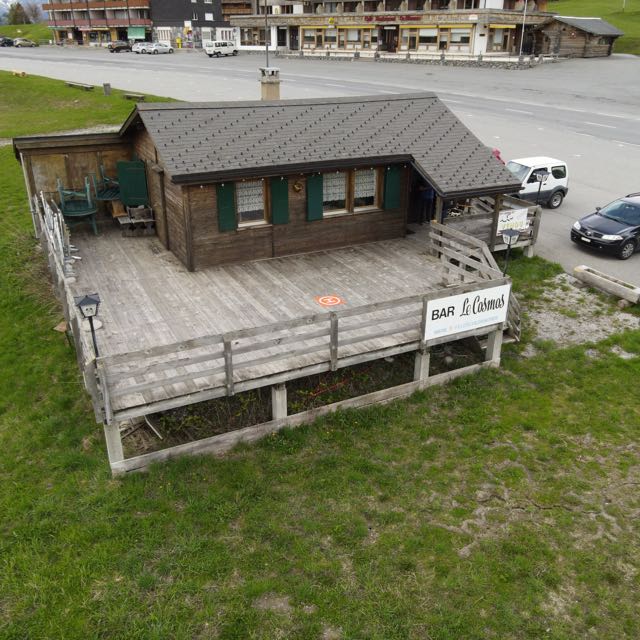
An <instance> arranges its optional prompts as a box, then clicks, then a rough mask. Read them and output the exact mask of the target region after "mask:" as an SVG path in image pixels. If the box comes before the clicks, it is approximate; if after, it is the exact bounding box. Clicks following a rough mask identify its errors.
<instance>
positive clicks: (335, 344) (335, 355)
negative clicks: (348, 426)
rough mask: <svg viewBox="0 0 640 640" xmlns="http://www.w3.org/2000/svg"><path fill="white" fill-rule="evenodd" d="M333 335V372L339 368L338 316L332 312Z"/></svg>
mask: <svg viewBox="0 0 640 640" xmlns="http://www.w3.org/2000/svg"><path fill="white" fill-rule="evenodd" d="M330 318H331V333H330V336H329V337H330V340H329V350H330V354H331V371H335V370H336V369H337V368H338V315H337V314H336V313H335V312H331V316H330Z"/></svg>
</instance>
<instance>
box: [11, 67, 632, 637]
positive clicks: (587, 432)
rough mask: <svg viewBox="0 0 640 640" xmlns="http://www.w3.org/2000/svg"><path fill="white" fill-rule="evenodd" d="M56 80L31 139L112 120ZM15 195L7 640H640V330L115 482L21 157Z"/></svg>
mask: <svg viewBox="0 0 640 640" xmlns="http://www.w3.org/2000/svg"><path fill="white" fill-rule="evenodd" d="M50 82H51V86H52V87H53V88H52V92H53V94H54V95H55V96H56V99H55V100H54V101H51V103H47V107H42V109H41V111H40V112H38V111H37V110H36V109H35V107H34V108H33V109H32V111H31V112H30V113H29V114H28V116H26V117H25V118H24V119H25V123H24V126H23V127H22V129H21V131H22V132H24V133H26V132H27V130H28V128H29V125H28V123H29V122H31V123H32V125H33V127H34V131H35V130H37V131H42V128H41V124H40V123H39V121H38V116H39V115H40V116H42V117H46V118H52V119H53V121H54V122H56V123H57V122H59V120H56V119H55V117H56V116H55V115H54V114H55V112H56V111H58V110H60V111H65V110H66V109H67V108H69V107H72V106H73V108H83V109H86V110H87V112H88V111H90V110H91V108H92V105H93V100H94V97H93V96H91V95H88V94H86V93H83V92H79V93H70V94H69V95H68V96H67V98H66V101H65V100H64V99H63V98H62V97H61V95H62V93H61V92H62V87H61V86H60V85H61V83H58V82H56V81H50ZM32 83H33V86H34V90H38V91H40V90H42V84H41V83H42V81H41V80H39V79H33V78H26V79H24V80H23V81H22V82H21V84H19V85H17V89H16V91H19V92H25V93H24V94H23V98H24V97H26V95H29V93H30V88H31V84H32ZM41 104H43V102H41ZM50 104H52V105H53V106H49V105H50ZM112 104H113V105H114V109H115V108H116V105H117V102H113V103H112ZM78 105H79V106H78ZM117 108H119V106H118V107H117ZM101 116H104V118H107V114H106V113H101ZM112 116H113V119H114V120H116V121H117V117H116V113H115V111H114V112H113V114H112ZM60 121H62V118H61V120H60ZM57 126H58V125H57V124H56V127H57ZM74 126H75V125H74ZM0 193H1V194H2V199H3V211H2V215H1V216H0V371H1V372H2V375H0V514H1V515H0V637H2V638H16V639H18V638H20V639H22V638H24V639H26V638H28V639H29V640H35V639H41V638H42V639H45V638H46V639H51V638H65V640H67V639H75V638H78V639H82V640H86V639H88V638H96V639H98V638H99V639H102V640H104V639H110V638H113V639H120V638H127V640H132V639H147V638H148V639H164V638H171V639H172V640H173V639H189V640H191V639H193V638H221V639H229V640H230V639H237V640H247V639H249V638H252V639H264V640H272V639H274V638H287V639H300V640H308V639H318V640H323V639H324V640H327V639H334V640H335V639H338V638H339V639H345V640H346V639H363V640H365V639H366V640H375V639H379V640H394V639H403V640H404V639H415V640H460V639H478V640H480V639H483V640H484V639H487V638H496V639H500V640H503V639H507V638H513V639H516V638H517V639H520V638H531V639H536V640H537V639H540V638H549V639H556V640H559V639H567V640H568V639H572V640H574V639H576V638H598V639H605V638H611V639H615V640H619V639H621V638H638V637H640V611H639V610H638V606H637V604H638V595H637V594H638V588H639V586H640V585H639V580H640V578H639V576H640V543H639V540H640V520H639V519H638V513H639V512H640V511H639V510H640V498H639V495H638V491H637V489H638V485H639V484H640V461H639V455H640V433H639V432H638V425H639V424H640V385H638V384H637V383H636V381H637V379H638V376H639V374H640V358H639V357H638V355H639V354H640V331H635V332H628V333H626V334H624V335H619V336H616V337H613V338H611V339H609V340H607V341H606V342H603V343H600V344H597V345H591V346H590V348H589V349H588V348H587V347H586V346H579V347H573V348H570V349H559V348H556V347H553V346H552V345H548V344H547V345H546V347H545V349H546V350H545V352H544V353H543V354H542V355H539V356H537V357H534V358H530V359H523V358H521V357H520V356H519V355H518V352H519V351H518V349H514V348H508V349H506V350H505V356H504V362H503V367H502V368H501V369H500V370H494V371H486V372H484V373H483V374H482V375H478V376H473V377H469V378H464V379H460V380H458V381H456V382H455V383H454V384H451V385H448V386H446V387H440V388H434V389H431V390H430V391H429V392H426V393H419V394H416V395H415V396H414V397H413V398H411V399H410V400H409V401H405V402H397V403H394V404H391V405H389V406H385V407H375V408H371V409H368V410H364V411H351V412H345V413H340V414H337V415H334V416H332V417H329V418H326V419H322V420H319V421H317V422H316V423H315V424H313V425H310V426H307V427H304V428H300V429H298V430H295V431H288V432H284V433H282V434H280V435H277V436H274V437H270V438H268V439H267V440H265V441H262V442H261V443H259V444H258V445H256V446H253V447H243V448H240V449H237V450H235V451H234V452H232V453H231V454H229V455H227V456H226V457H225V458H221V459H215V458H209V457H203V458H193V459H183V460H178V461H174V462H170V463H167V464H163V465H160V466H157V467H155V468H153V469H152V470H151V471H150V472H149V473H147V474H145V475H134V476H131V477H126V478H124V479H112V478H111V476H110V473H109V470H108V464H107V459H106V453H105V447H104V442H103V439H102V434H101V429H100V427H99V426H98V425H96V424H95V422H94V419H93V415H92V411H91V408H90V405H89V401H88V398H87V396H86V394H85V393H84V391H83V387H82V380H81V377H80V374H79V372H78V369H77V366H76V362H75V355H74V353H73V351H72V349H71V348H70V346H69V345H68V343H67V341H66V340H65V337H64V336H63V335H61V334H59V333H57V332H55V331H53V327H54V326H55V325H56V324H57V323H58V322H59V321H60V320H61V312H60V309H59V307H58V305H57V304H56V302H55V300H54V299H53V297H52V294H51V288H50V286H49V285H48V282H47V279H46V269H45V266H44V262H45V261H44V259H43V256H42V255H41V252H40V251H39V250H38V247H37V245H36V243H35V241H34V240H33V238H32V230H31V222H30V216H29V213H28V210H27V206H26V202H25V194H24V190H23V186H22V173H21V169H20V166H19V165H18V164H17V162H16V161H15V158H14V157H13V154H12V150H11V148H10V147H4V148H0ZM512 269H513V270H512V274H513V275H514V278H515V282H516V286H517V288H518V290H519V291H520V292H521V293H522V294H523V297H525V296H526V297H527V298H529V299H535V298H536V297H537V296H540V295H542V292H543V291H544V288H545V282H546V281H547V279H548V278H549V277H551V276H553V275H555V274H556V273H557V272H558V268H557V266H555V265H552V264H550V263H547V262H544V261H543V260H539V259H534V260H533V261H528V260H526V259H524V258H520V259H515V261H514V262H513V264H512ZM614 347H616V348H620V349H624V350H625V351H626V352H629V353H632V354H635V357H633V358H631V359H623V358H621V357H620V356H618V355H616V353H615V352H614V351H613V348H614Z"/></svg>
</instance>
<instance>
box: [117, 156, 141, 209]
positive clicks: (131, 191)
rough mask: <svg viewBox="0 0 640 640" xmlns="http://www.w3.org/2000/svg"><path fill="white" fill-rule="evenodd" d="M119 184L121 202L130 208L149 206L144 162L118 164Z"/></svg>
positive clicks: (121, 162) (122, 162)
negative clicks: (141, 205)
mask: <svg viewBox="0 0 640 640" xmlns="http://www.w3.org/2000/svg"><path fill="white" fill-rule="evenodd" d="M116 166H117V169H118V183H119V184H120V200H121V201H122V204H124V205H126V206H128V207H137V206H138V205H140V204H143V205H148V204H149V194H148V193H147V173H146V171H145V168H144V162H142V160H134V161H133V162H125V161H123V160H121V161H119V162H118V163H117V165H116Z"/></svg>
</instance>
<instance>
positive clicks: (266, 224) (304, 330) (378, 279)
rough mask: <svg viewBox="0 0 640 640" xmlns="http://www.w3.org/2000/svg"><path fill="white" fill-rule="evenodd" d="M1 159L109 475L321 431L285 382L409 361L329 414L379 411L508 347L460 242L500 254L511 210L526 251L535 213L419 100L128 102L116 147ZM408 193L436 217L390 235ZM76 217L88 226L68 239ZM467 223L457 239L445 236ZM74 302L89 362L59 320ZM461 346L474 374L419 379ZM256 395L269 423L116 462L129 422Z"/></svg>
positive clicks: (482, 256)
mask: <svg viewBox="0 0 640 640" xmlns="http://www.w3.org/2000/svg"><path fill="white" fill-rule="evenodd" d="M14 149H15V152H16V155H17V157H18V158H19V159H20V161H21V162H22V166H23V169H24V173H25V181H26V185H27V189H28V193H29V198H30V204H31V208H32V214H33V217H34V225H35V229H36V233H37V235H38V237H39V238H40V239H41V241H42V243H43V246H44V247H45V249H46V253H47V256H48V260H49V265H50V268H51V272H52V274H53V277H54V281H55V283H56V287H57V292H58V295H59V297H60V299H61V301H62V304H63V308H64V312H65V315H66V317H67V319H68V321H69V324H70V327H71V331H72V334H73V337H74V340H75V344H76V348H77V353H78V361H79V364H80V366H81V369H82V371H83V374H84V379H85V383H86V387H87V390H88V391H89V393H90V394H91V397H92V400H93V405H94V409H95V412H96V417H97V419H98V420H99V421H103V422H104V424H105V433H106V439H107V446H108V451H109V459H110V462H111V466H112V469H113V471H114V473H123V472H126V471H130V470H135V469H139V468H144V467H145V466H146V465H147V464H149V463H150V462H151V461H152V460H154V459H159V458H162V457H170V456H173V455H179V454H181V453H194V452H197V451H221V450H225V449H227V448H229V447H230V446H232V445H233V444H234V443H236V442H239V441H241V440H252V439H255V438H256V437H259V436H260V435H263V434H264V433H269V432H272V431H275V430H277V429H280V428H282V427H284V426H291V425H295V424H299V423H301V422H304V421H307V420H309V419H311V418H313V417H315V416H316V415H318V414H319V413H321V411H320V412H319V411H318V410H315V411H314V412H305V413H304V414H296V415H294V416H289V415H287V405H286V387H285V383H286V382H287V381H288V380H292V379H295V378H300V377H304V376H307V375H312V374H317V373H320V372H323V371H334V370H336V369H338V368H341V367H347V366H351V365H354V364H358V363H361V362H366V361H370V360H375V359H379V358H383V357H389V356H393V355H396V354H399V353H406V352H411V351H414V352H415V353H416V366H415V380H414V382H412V383H409V384H408V385H402V387H401V388H400V387H394V388H393V389H388V390H385V391H384V392H377V393H375V394H369V395H368V396H362V397H360V398H356V399H353V400H350V401H346V403H339V405H340V406H361V405H364V404H369V403H372V402H379V401H388V400H389V399H391V398H394V397H402V396H403V395H408V394H410V393H412V392H413V391H415V390H416V389H419V388H424V387H425V386H428V385H430V384H435V383H438V382H442V381H444V380H448V379H450V378H452V377H455V376H457V375H462V374H465V373H469V372H471V371H475V370H477V369H478V368H481V367H482V366H497V364H498V363H499V360H500V346H501V343H502V335H503V330H504V329H505V328H508V329H509V330H510V331H511V333H513V334H515V335H517V333H518V317H519V315H518V308H517V302H516V301H515V298H513V296H510V284H509V279H508V278H505V277H504V276H503V274H502V273H501V272H500V270H499V269H498V267H497V264H496V263H495V260H494V259H493V256H492V255H491V253H490V251H489V249H488V247H487V244H486V243H485V242H484V241H483V240H482V239H480V238H478V237H474V236H477V235H478V234H480V235H482V233H485V234H486V236H487V237H488V238H489V240H490V244H494V245H495V244H496V237H497V230H498V229H499V225H500V224H501V221H502V217H503V216H504V215H505V213H506V214H509V215H510V214H511V213H513V212H514V211H515V212H519V215H520V218H521V219H523V220H524V228H523V236H524V237H525V239H528V241H531V239H532V238H533V237H534V235H535V232H537V224H538V223H539V208H538V207H530V206H528V205H527V204H526V203H523V202H521V201H518V200H516V199H514V198H510V197H507V196H504V194H505V193H511V192H513V191H515V190H517V188H518V186H519V183H518V182H517V181H516V180H515V179H514V178H513V176H512V175H511V174H510V173H509V172H508V171H507V170H506V169H505V168H504V166H503V165H502V164H501V163H500V162H499V161H497V160H496V159H495V158H494V156H493V155H492V153H491V150H490V149H488V148H487V147H485V146H484V145H483V144H482V143H481V142H480V141H479V140H478V139H477V138H476V137H475V136H474V135H473V134H472V133H471V132H470V131H469V130H468V129H467V128H466V127H465V126H464V125H462V123H461V122H460V121H459V120H458V119H457V118H456V117H455V116H454V115H453V114H452V113H451V112H450V111H449V110H448V109H447V108H446V107H445V106H444V105H443V104H442V103H441V102H440V101H439V100H438V98H437V97H436V96H434V95H432V94H425V93H422V94H411V95H398V96H391V97H389V96H385V97H380V96H374V97H364V98H361V97H358V98H342V99H315V100H292V101H273V102H238V103H216V104H183V103H172V104H153V105H151V104H149V105H137V107H136V108H135V110H134V111H133V112H132V114H131V116H130V117H129V118H128V119H127V121H126V122H125V123H124V125H123V127H122V128H121V129H120V130H119V131H118V132H114V133H102V134H93V135H91V134H85V135H72V136H50V137H30V138H17V139H15V140H14ZM416 181H420V182H421V184H422V185H423V186H425V187H427V188H430V189H433V191H434V194H435V203H434V208H433V214H434V220H433V221H431V222H430V224H425V225H422V226H421V225H416V226H414V227H413V232H412V233H411V234H409V235H407V227H408V217H409V216H410V209H411V206H410V205H411V198H412V195H411V194H412V185H413V184H415V183H416ZM114 189H118V190H119V192H120V196H117V195H115V192H114ZM85 196H86V197H85ZM118 197H120V200H119V199H118ZM67 198H70V199H71V200H70V202H72V203H75V206H74V207H73V208H69V202H67ZM120 202H122V203H124V204H123V205H122V206H121V205H120ZM78 203H79V204H78ZM85 204H86V205H87V207H86V208H85V209H82V207H83V206H84V205H85ZM78 207H80V211H81V214H82V215H84V216H86V219H87V221H88V220H89V219H90V220H91V222H96V223H97V224H96V225H95V227H94V226H93V225H85V228H84V230H80V227H76V226H75V225H74V226H72V227H71V229H70V224H72V223H78V222H83V219H82V218H80V219H79V220H78V219H77V218H75V217H74V215H75V212H76V211H77V210H78ZM94 210H96V213H95V214H94V213H92V212H93V211H94ZM65 211H67V213H65ZM445 212H448V213H450V214H454V213H455V212H457V214H459V215H451V217H445ZM114 215H115V216H116V218H115V220H117V221H114V218H113V216H114ZM474 216H475V217H476V218H477V219H478V220H481V221H482V223H481V225H480V227H476V228H475V231H474V230H473V229H471V231H472V233H473V235H468V234H466V233H464V232H462V231H460V230H458V229H456V228H455V226H453V225H452V224H441V222H443V221H444V222H451V221H454V222H458V223H459V222H460V220H463V221H467V223H469V224H471V222H473V220H474ZM478 224H480V223H478ZM94 228H95V230H96V231H97V234H96V233H93V231H94ZM121 231H122V232H121ZM90 292H98V293H99V295H100V298H101V301H102V302H101V305H100V314H99V318H100V322H101V325H102V327H101V328H100V329H99V331H98V335H97V344H98V346H99V354H96V353H95V352H94V348H93V345H92V341H91V337H90V336H89V335H88V334H87V332H86V331H84V330H83V325H82V320H81V318H80V316H79V314H78V310H77V309H76V307H75V304H74V299H75V297H77V296H80V295H84V294H87V293H90ZM470 301H476V302H477V305H476V304H473V305H472V306H473V311H471V310H470V309H471V307H470V306H469V305H470ZM443 309H447V312H446V313H445V312H444V311H443ZM469 336H488V341H487V351H486V360H485V361H484V362H483V363H480V364H476V365H471V366H469V367H465V368H463V369H458V370H455V371H453V372H449V373H447V374H439V375H437V376H434V375H430V372H429V350H430V348H431V346H433V345H435V344H441V343H444V342H450V341H453V340H457V339H460V338H463V337H469ZM265 386H269V387H271V389H272V410H273V418H274V419H273V421H272V422H270V423H267V424H265V425H258V426H255V427H250V428H249V429H244V430H242V431H241V432H231V433H228V434H224V435H222V436H215V437H213V438H208V439H206V441H200V442H198V443H190V444H188V445H180V446H178V447H174V448H172V449H168V450H165V451H160V452H156V453H154V454H148V455H147V456H138V457H136V458H130V459H124V454H123V448H122V443H121V438H120V426H121V425H122V423H123V422H124V421H126V420H130V419H133V418H139V417H142V416H145V415H147V414H151V413H155V412H159V411H163V410H167V409H170V408H175V407H179V406H185V405H188V404H192V403H195V402H200V401H203V400H209V399H212V398H217V397H221V396H226V395H233V394H235V393H238V392H242V391H246V390H249V389H254V388H257V387H265ZM336 408H339V407H338V406H331V407H329V408H327V409H326V411H329V410H335V409H336Z"/></svg>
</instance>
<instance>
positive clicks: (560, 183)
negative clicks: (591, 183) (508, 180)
mask: <svg viewBox="0 0 640 640" xmlns="http://www.w3.org/2000/svg"><path fill="white" fill-rule="evenodd" d="M507 169H509V171H511V173H513V175H514V176H516V177H517V178H518V180H520V182H521V183H522V187H521V188H520V192H519V193H517V194H515V195H517V196H518V198H521V199H522V200H528V201H529V202H535V203H537V204H546V205H547V207H549V209H557V208H558V207H559V206H560V205H561V204H562V201H563V200H564V198H565V196H566V195H567V193H569V170H568V168H567V163H566V162H563V161H562V160H557V159H556V158H547V157H544V156H539V157H535V158H517V159H516V160H511V161H510V162H507ZM539 178H542V179H541V180H540V179H539Z"/></svg>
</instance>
